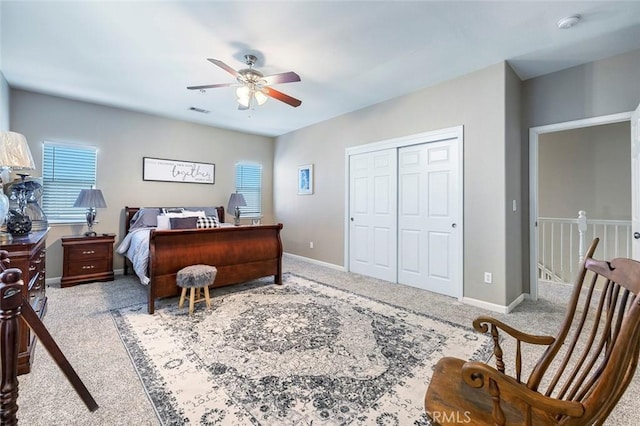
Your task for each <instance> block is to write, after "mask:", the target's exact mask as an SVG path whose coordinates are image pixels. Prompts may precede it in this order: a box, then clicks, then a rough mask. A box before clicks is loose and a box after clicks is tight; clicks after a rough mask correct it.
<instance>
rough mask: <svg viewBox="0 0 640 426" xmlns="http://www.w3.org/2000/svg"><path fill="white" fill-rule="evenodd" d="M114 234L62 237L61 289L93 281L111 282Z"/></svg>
mask: <svg viewBox="0 0 640 426" xmlns="http://www.w3.org/2000/svg"><path fill="white" fill-rule="evenodd" d="M115 238H116V236H115V234H98V235H97V236H95V237H85V236H84V235H81V236H73V237H62V239H61V240H62V248H63V250H64V260H63V265H62V278H61V279H60V286H61V287H71V286H73V285H76V284H80V283H88V282H93V281H113V243H114V241H115Z"/></svg>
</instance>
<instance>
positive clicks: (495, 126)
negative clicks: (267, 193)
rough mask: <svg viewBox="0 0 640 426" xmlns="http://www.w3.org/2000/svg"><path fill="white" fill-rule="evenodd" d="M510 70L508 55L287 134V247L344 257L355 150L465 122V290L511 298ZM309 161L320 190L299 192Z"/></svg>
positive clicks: (280, 206)
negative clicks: (349, 153)
mask: <svg viewBox="0 0 640 426" xmlns="http://www.w3.org/2000/svg"><path fill="white" fill-rule="evenodd" d="M507 69H508V67H507V66H506V64H504V63H500V64H496V65H494V66H491V67H488V68H486V69H483V70H480V71H477V72H474V73H472V74H469V75H466V76H463V77H460V78H457V79H455V80H451V81H448V82H445V83H442V84H439V85H437V86H434V87H430V88H426V89H423V90H420V91H418V92H415V93H412V94H409V95H406V96H403V97H400V98H397V99H393V100H390V101H387V102H383V103H381V104H378V105H374V106H372V107H369V108H366V109H363V110H360V111H355V112H353V113H350V114H345V115H342V116H340V117H336V118H334V119H331V120H328V121H325V122H322V123H319V124H316V125H314V126H310V127H308V128H305V129H302V130H299V131H296V132H292V133H289V134H287V135H284V136H280V137H278V138H277V142H276V148H275V158H274V161H275V164H276V165H277V166H276V170H275V172H274V208H275V214H276V217H278V220H280V221H282V222H283V223H284V224H285V229H284V231H283V242H284V246H285V249H286V250H287V251H288V252H291V253H295V254H298V255H301V256H306V257H310V258H313V259H317V260H320V261H324V262H328V263H331V264H336V265H343V263H344V232H345V231H344V215H345V148H347V147H350V146H355V145H362V144H366V143H371V142H377V141H382V140H386V139H391V138H397V137H401V136H406V135H411V134H416V133H421V132H427V131H432V130H438V129H443V128H447V127H452V126H459V125H463V126H464V258H465V262H464V274H465V276H464V295H465V297H470V298H474V299H480V300H485V301H488V302H492V303H496V304H500V305H504V304H506V303H508V301H507V298H506V290H505V285H506V284H505V283H506V274H507V272H506V269H507V267H506V262H505V255H506V251H507V248H506V236H505V210H506V209H505V190H506V189H505V188H506V181H505V177H506V175H505V157H506V155H507V153H506V152H505V151H506V150H505V109H506V107H505V98H506V94H505V92H506V87H505V74H506V73H507ZM517 137H518V136H517V135H516V139H517ZM513 143H514V144H515V145H516V148H515V149H514V150H513V151H510V152H509V155H510V156H511V155H515V156H516V157H517V155H518V154H517V150H518V148H517V145H519V141H517V140H514V141H513ZM518 162H519V159H518ZM308 163H315V168H314V172H315V186H316V187H315V193H314V195H312V196H308V195H306V196H301V195H297V193H296V180H295V177H296V171H297V167H298V166H300V165H303V164H308ZM517 169H518V167H517V166H516V168H515V169H514V170H512V173H514V174H516V175H519V171H518V170H517ZM516 192H517V191H516ZM518 220H520V219H519V218H518V219H516V223H517V221H518ZM516 239H517V236H516V237H515V238H514V241H510V245H512V244H516V243H517V245H518V246H520V243H519V242H516V241H515V240H516ZM309 241H313V242H314V248H313V249H310V248H309ZM514 267H516V268H517V265H516V266H514ZM484 271H487V272H492V273H493V280H494V282H493V284H491V285H487V284H484V283H483V282H482V281H483V272H484ZM515 285H516V286H518V285H519V283H518V282H516V283H515Z"/></svg>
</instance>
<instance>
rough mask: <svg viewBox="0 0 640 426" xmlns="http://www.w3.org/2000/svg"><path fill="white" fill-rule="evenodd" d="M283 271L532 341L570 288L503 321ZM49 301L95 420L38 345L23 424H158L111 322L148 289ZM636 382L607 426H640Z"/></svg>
mask: <svg viewBox="0 0 640 426" xmlns="http://www.w3.org/2000/svg"><path fill="white" fill-rule="evenodd" d="M283 267H284V270H285V271H289V272H292V273H295V274H296V275H300V276H303V277H306V278H309V279H312V280H315V281H319V282H324V283H327V284H331V285H332V286H334V287H338V288H342V289H345V290H349V291H351V292H354V293H357V294H361V295H365V296H368V297H371V298H373V299H376V300H380V301H384V302H388V303H390V304H393V305H397V306H402V307H404V308H406V309H408V310H410V311H415V312H419V313H424V314H428V315H431V316H434V317H436V318H439V319H442V320H445V321H449V322H452V323H456V324H460V325H463V326H465V327H470V326H471V321H472V320H473V319H474V318H475V317H477V316H478V315H492V316H495V317H497V318H498V319H500V320H502V321H505V322H507V323H508V324H510V325H512V326H514V327H516V328H518V329H521V330H523V331H526V332H530V333H533V334H545V333H546V334H554V333H555V331H556V329H557V327H558V324H559V321H560V320H561V318H562V316H563V314H564V309H565V303H566V300H567V296H568V290H567V289H566V288H565V287H562V286H541V288H540V300H538V301H535V302H534V301H530V300H525V301H524V302H523V303H522V304H520V305H519V306H518V307H517V308H516V309H515V310H514V312H512V313H510V314H506V315H501V314H494V313H491V312H487V311H485V310H483V309H479V308H474V307H472V306H468V305H464V304H462V303H460V302H458V301H457V300H456V299H452V298H450V297H445V296H440V295H437V294H432V293H428V292H424V291H422V290H419V289H415V288H412V287H407V286H403V285H398V284H390V283H388V282H385V281H381V280H376V279H372V278H368V277H364V276H361V275H357V274H351V273H346V272H342V271H339V270H336V269H332V268H327V267H324V266H321V265H317V264H313V263H309V262H306V261H303V260H300V259H297V258H292V257H289V256H285V257H284V264H283ZM47 294H48V297H49V309H48V312H47V315H46V317H45V324H46V326H47V328H48V329H49V331H50V332H51V333H52V334H53V336H54V338H55V339H56V341H57V342H58V344H59V345H60V347H61V348H62V350H63V351H64V353H65V355H66V356H67V358H69V360H70V362H71V364H72V365H73V366H74V368H75V369H76V371H77V372H78V374H79V375H80V377H81V378H82V379H83V380H84V382H85V384H86V385H87V387H88V388H89V390H90V391H91V392H92V394H93V396H94V397H95V399H96V400H97V402H98V404H99V405H100V408H99V409H98V410H97V411H95V412H93V413H90V412H89V411H88V410H87V409H86V408H85V406H84V405H83V404H82V401H81V400H80V398H79V397H78V396H77V395H76V394H75V392H74V391H73V389H72V388H71V386H70V385H69V384H68V382H67V380H66V378H65V377H64V375H63V374H62V373H61V372H60V371H59V370H58V368H57V367H56V365H55V364H54V363H53V361H52V360H51V358H50V357H49V355H48V354H47V353H46V351H44V348H43V347H42V346H37V347H36V353H35V360H34V365H33V370H32V372H31V373H30V374H27V375H24V376H20V377H19V383H20V395H19V398H18V404H19V410H18V418H19V421H20V424H23V425H33V426H51V425H61V426H63V425H64V426H67V425H82V426H84V425H101V426H102V425H105V426H110V425H158V424H159V421H158V420H157V416H156V413H155V411H154V408H153V405H152V404H151V402H150V401H149V398H148V397H147V395H146V393H145V389H144V387H143V385H142V382H141V381H140V379H139V377H138V375H137V373H136V370H135V369H134V367H133V364H132V362H131V359H130V358H129V355H128V354H127V351H126V349H125V347H124V345H123V344H122V341H121V339H120V336H119V335H118V332H117V330H116V327H115V325H114V322H113V319H112V315H111V310H113V309H119V308H123V307H127V306H132V305H136V304H140V303H144V302H145V301H146V288H145V287H144V286H142V285H140V283H139V282H137V280H136V279H135V278H133V277H123V276H118V277H117V279H116V280H115V281H113V282H105V283H90V284H84V285H79V286H76V287H70V288H64V289H61V288H59V286H55V285H54V286H50V287H48V288H47ZM175 303H176V304H177V301H175ZM503 348H504V349H505V354H506V355H507V356H511V358H510V359H511V360H512V359H513V354H514V350H515V346H514V345H510V343H509V341H507V340H505V342H504V345H503ZM537 355H538V354H536V353H529V352H527V353H526V354H525V359H524V361H525V363H527V364H529V365H530V364H531V363H533V362H535V360H536V358H537ZM505 359H506V358H505ZM639 376H640V373H638V372H636V375H635V378H634V380H633V381H632V382H631V384H630V386H629V389H628V390H627V392H626V393H625V394H624V395H623V396H622V398H621V400H620V401H619V403H618V405H617V407H616V408H615V409H614V411H613V412H612V413H611V416H610V417H609V419H608V420H607V422H606V424H607V425H629V426H631V425H638V424H640V412H639V411H638V410H637V408H636V401H635V397H636V395H639V394H640V377H639ZM425 390H426V389H425Z"/></svg>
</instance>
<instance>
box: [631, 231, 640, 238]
mask: <svg viewBox="0 0 640 426" xmlns="http://www.w3.org/2000/svg"><path fill="white" fill-rule="evenodd" d="M633 238H635V239H636V240H640V232H634V233H633Z"/></svg>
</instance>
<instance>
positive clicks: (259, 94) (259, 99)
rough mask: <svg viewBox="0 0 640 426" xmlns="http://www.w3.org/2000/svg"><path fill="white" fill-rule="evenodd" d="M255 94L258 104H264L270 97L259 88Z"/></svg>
mask: <svg viewBox="0 0 640 426" xmlns="http://www.w3.org/2000/svg"><path fill="white" fill-rule="evenodd" d="M254 96H255V97H256V101H257V102H258V105H262V104H264V103H265V102H267V99H269V97H268V96H267V95H265V94H264V93H262V92H261V91H260V90H258V91H257V92H256V93H255V94H254Z"/></svg>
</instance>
